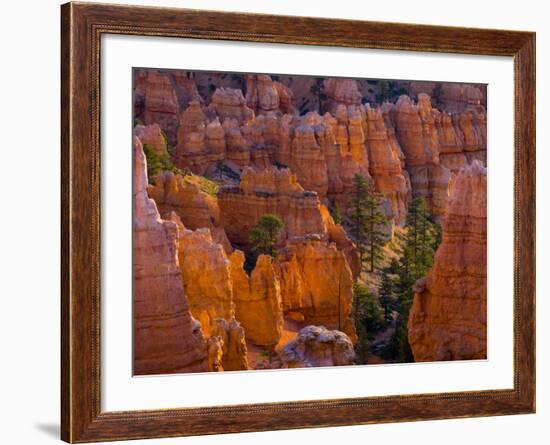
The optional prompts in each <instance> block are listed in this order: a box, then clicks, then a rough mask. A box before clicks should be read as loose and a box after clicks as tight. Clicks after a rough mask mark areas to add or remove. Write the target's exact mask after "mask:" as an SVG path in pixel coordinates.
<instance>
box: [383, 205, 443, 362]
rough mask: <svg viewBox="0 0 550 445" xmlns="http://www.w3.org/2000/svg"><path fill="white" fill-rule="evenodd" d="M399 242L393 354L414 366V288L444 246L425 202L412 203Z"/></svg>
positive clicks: (437, 227) (438, 228)
mask: <svg viewBox="0 0 550 445" xmlns="http://www.w3.org/2000/svg"><path fill="white" fill-rule="evenodd" d="M400 241H401V244H402V245H403V248H402V250H401V252H400V253H401V256H400V259H399V263H398V265H397V269H398V270H397V274H398V279H397V281H396V283H395V287H394V291H395V294H396V296H397V311H398V312H399V317H398V319H397V327H396V333H395V335H394V337H393V340H392V351H393V353H394V354H395V355H396V356H397V357H398V358H399V361H401V362H411V361H413V356H412V352H411V349H410V345H409V342H408V337H407V323H408V319H409V312H410V309H411V306H412V302H413V298H414V292H413V290H412V287H413V285H414V283H415V281H416V280H418V279H419V278H422V277H424V276H426V274H427V273H428V272H429V270H430V268H431V267H432V265H433V260H434V255H435V251H436V250H437V247H438V246H439V243H440V242H441V228H440V227H439V225H438V224H436V223H434V222H433V221H432V220H431V218H430V214H429V212H428V209H427V206H426V202H425V200H424V199H423V198H421V197H418V198H415V199H413V201H412V202H411V204H410V206H409V211H408V214H407V219H406V223H405V234H404V235H403V236H402V237H401V240H400ZM394 267H395V264H394Z"/></svg>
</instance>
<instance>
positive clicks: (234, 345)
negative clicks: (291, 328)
mask: <svg viewBox="0 0 550 445" xmlns="http://www.w3.org/2000/svg"><path fill="white" fill-rule="evenodd" d="M170 219H171V220H172V221H173V222H174V223H175V224H176V226H177V234H178V259H179V267H180V270H181V275H182V277H183V284H184V287H185V294H186V295H187V297H188V301H189V309H190V311H191V314H192V315H193V317H195V318H196V319H197V320H199V322H200V323H201V330H202V333H203V334H204V335H205V336H206V337H208V362H209V369H210V370H220V371H221V370H225V371H235V370H240V369H247V367H248V366H247V358H246V353H247V351H246V343H245V334H244V330H243V328H242V327H241V325H240V324H239V323H238V322H237V321H236V320H235V304H234V302H233V282H232V280H231V271H230V268H229V259H228V258H227V256H226V254H225V251H224V250H223V247H222V246H221V245H220V244H217V243H215V242H214V241H213V240H212V237H211V235H210V230H209V229H197V230H195V231H193V230H189V229H186V228H185V227H184V225H183V223H182V222H181V219H180V218H179V216H178V215H177V214H176V213H175V212H171V214H170ZM213 337H217V338H216V339H215V340H213V339H212V338H213ZM220 357H221V362H220Z"/></svg>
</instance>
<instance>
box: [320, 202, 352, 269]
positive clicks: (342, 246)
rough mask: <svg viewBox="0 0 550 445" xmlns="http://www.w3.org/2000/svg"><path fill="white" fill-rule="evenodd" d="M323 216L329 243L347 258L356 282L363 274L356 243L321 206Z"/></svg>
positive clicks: (324, 207)
mask: <svg viewBox="0 0 550 445" xmlns="http://www.w3.org/2000/svg"><path fill="white" fill-rule="evenodd" d="M321 215H322V217H323V221H324V223H325V226H326V228H327V232H328V237H329V241H330V242H331V243H334V244H335V245H336V247H337V248H338V250H340V251H342V253H343V254H344V255H345V256H346V261H347V262H348V266H349V268H350V270H351V273H352V276H353V279H354V280H355V279H356V278H357V277H358V276H359V274H360V273H361V259H360V258H359V251H358V250H357V247H356V245H355V243H354V242H353V241H352V240H351V239H350V238H349V237H348V234H347V233H346V231H345V229H344V228H343V227H342V226H341V225H340V224H336V223H335V222H334V219H333V218H332V216H331V214H330V212H329V210H328V209H327V208H326V206H324V205H322V204H321Z"/></svg>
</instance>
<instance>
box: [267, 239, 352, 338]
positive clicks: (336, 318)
mask: <svg viewBox="0 0 550 445" xmlns="http://www.w3.org/2000/svg"><path fill="white" fill-rule="evenodd" d="M275 270H276V275H277V277H278V278H279V281H280V287H281V299H282V307H283V310H284V311H285V312H293V313H301V314H302V315H303V319H304V320H305V323H308V324H315V325H322V326H326V327H327V328H329V329H337V330H340V331H343V332H345V333H346V334H347V335H348V336H349V337H350V338H351V339H352V341H354V342H355V341H356V333H355V327H354V324H353V321H352V319H351V310H352V300H353V276H352V272H351V269H350V267H349V265H348V262H347V260H346V256H345V255H344V253H343V252H342V251H340V250H338V248H337V247H336V245H335V244H334V243H328V242H327V241H322V240H320V239H319V238H318V237H316V236H314V235H312V236H310V237H306V238H305V239H301V240H293V241H289V242H287V244H286V246H285V248H284V249H281V250H280V252H279V255H278V257H277V259H276V262H275Z"/></svg>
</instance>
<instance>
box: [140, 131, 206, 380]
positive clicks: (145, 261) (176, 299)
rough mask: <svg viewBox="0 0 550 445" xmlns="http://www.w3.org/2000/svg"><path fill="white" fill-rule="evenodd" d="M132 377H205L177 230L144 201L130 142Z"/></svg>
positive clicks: (202, 350) (142, 164) (143, 175)
mask: <svg viewBox="0 0 550 445" xmlns="http://www.w3.org/2000/svg"><path fill="white" fill-rule="evenodd" d="M133 193H134V196H133V199H134V217H133V243H134V256H133V273H134V373H135V374H166V373H174V372H198V371H206V370H207V367H208V363H207V359H206V358H207V354H206V343H205V340H204V338H203V336H202V332H201V330H200V324H199V323H198V322H197V321H196V320H194V319H193V317H192V316H191V314H190V312H189V303H188V300H187V298H186V296H185V292H184V287H183V282H182V278H181V274H180V270H179V263H178V256H177V227H176V224H175V223H174V222H172V221H164V220H162V219H161V218H160V215H159V213H158V211H157V207H156V205H155V202H154V201H153V200H152V199H150V198H149V197H148V196H147V168H146V161H145V155H144V153H143V148H142V145H141V142H140V141H139V139H138V138H134V192H133Z"/></svg>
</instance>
